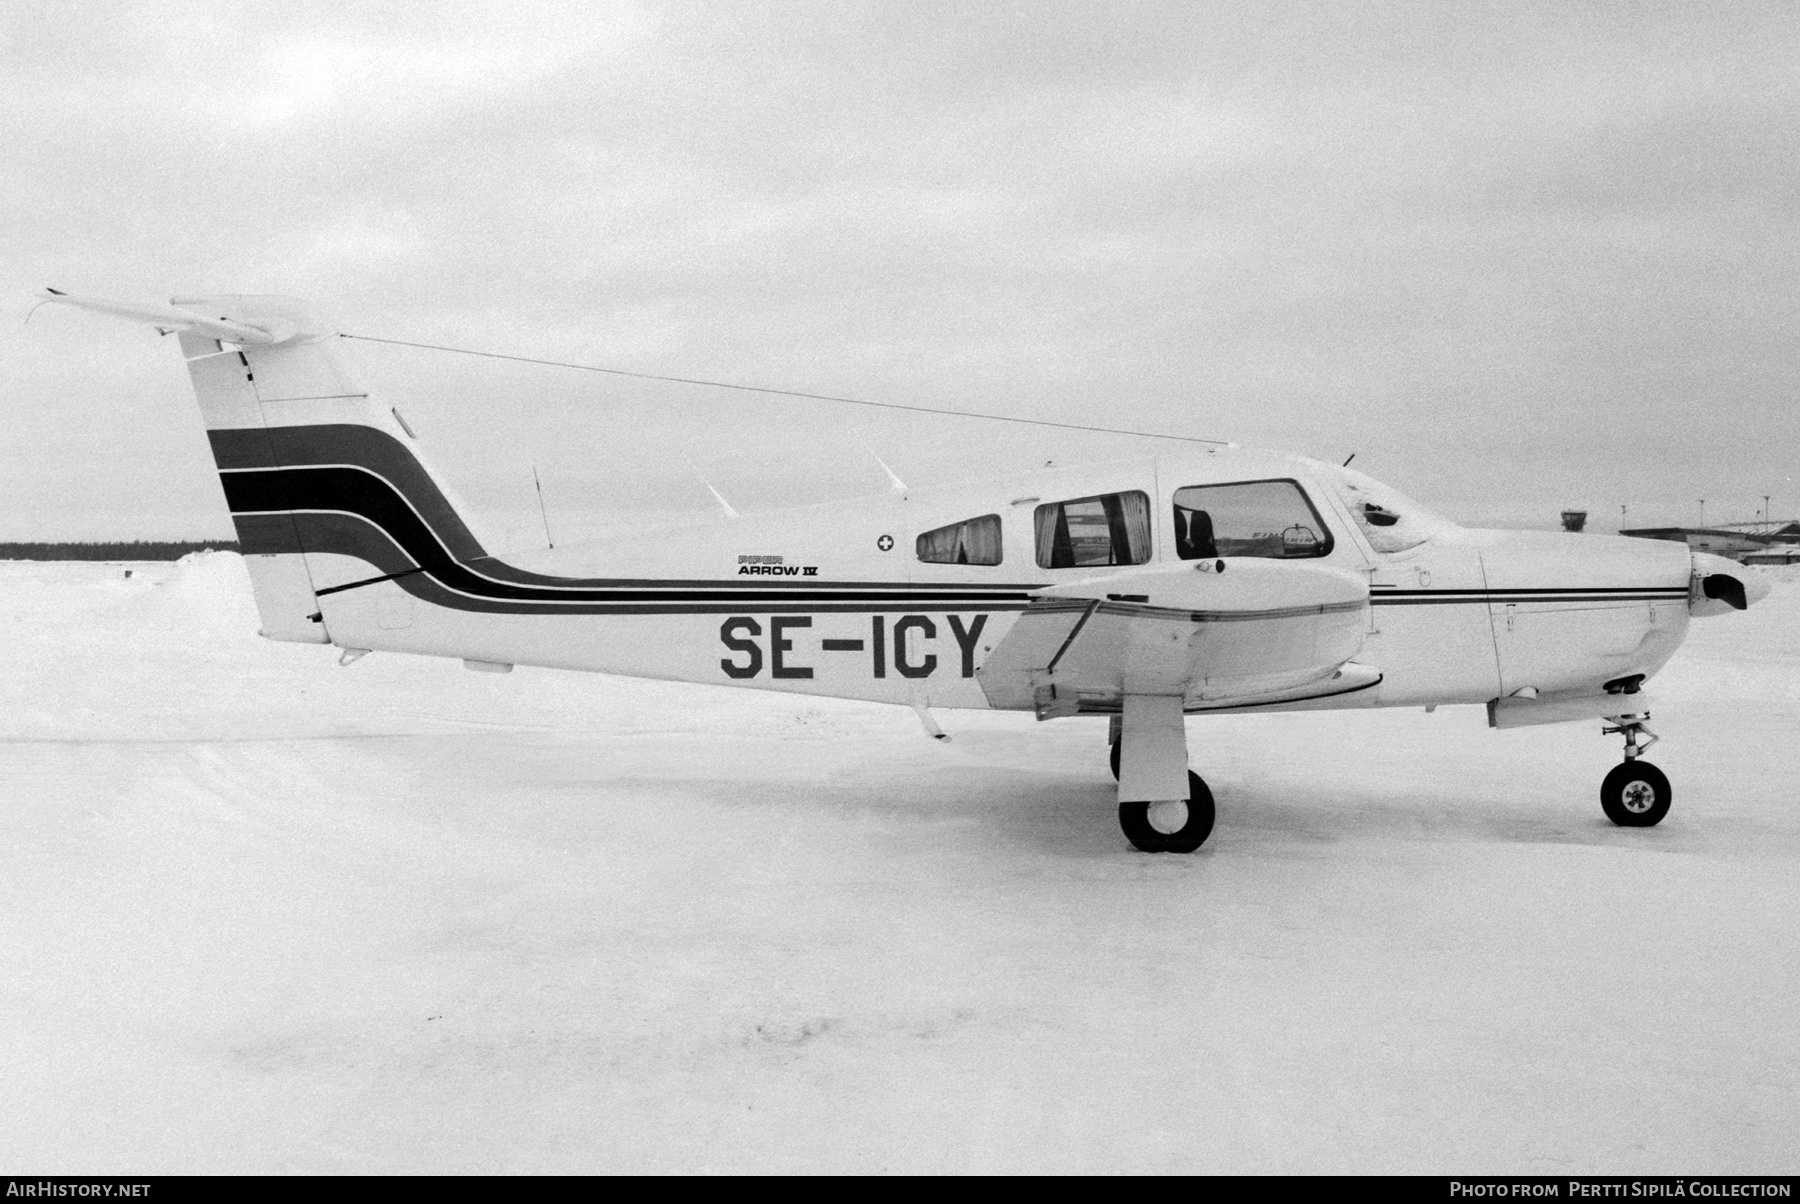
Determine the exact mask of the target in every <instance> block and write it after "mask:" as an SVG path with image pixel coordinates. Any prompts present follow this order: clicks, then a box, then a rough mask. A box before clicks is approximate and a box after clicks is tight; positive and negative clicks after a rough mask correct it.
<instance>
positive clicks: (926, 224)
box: [0, 0, 1800, 542]
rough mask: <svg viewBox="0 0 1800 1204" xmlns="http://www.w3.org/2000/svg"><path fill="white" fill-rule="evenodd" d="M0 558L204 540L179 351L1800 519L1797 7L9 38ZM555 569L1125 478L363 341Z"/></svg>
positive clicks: (446, 449) (1664, 510)
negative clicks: (339, 361)
mask: <svg viewBox="0 0 1800 1204" xmlns="http://www.w3.org/2000/svg"><path fill="white" fill-rule="evenodd" d="M0 30H3V33H0V62H3V64H4V70H0V172H3V173H4V176H3V177H0V178H3V179H4V181H5V185H6V187H5V189H4V192H3V193H0V218H3V220H0V247H3V248H4V255H0V272H3V276H0V284H3V285H4V286H5V287H6V288H7V289H8V290H9V291H8V294H7V295H8V296H10V297H12V298H13V300H12V302H11V303H9V306H10V308H9V309H8V310H7V312H9V313H11V314H12V315H13V317H12V318H11V320H10V321H9V323H8V325H7V326H6V328H5V329H6V333H5V335H4V337H3V338H0V373H3V377H0V379H3V380H4V388H5V394H6V397H5V404H6V409H7V421H6V424H5V435H4V437H3V438H0V538H31V537H63V536H83V537H127V536H151V537H174V536H183V535H199V536H212V535H224V534H227V533H229V531H230V525H229V522H228V520H227V519H226V517H225V510H224V506H223V501H222V498H221V496H220V494H219V489H218V485H217V483H216V478H215V477H214V475H213V474H212V472H211V470H210V463H209V461H208V459H207V454H206V450H205V442H204V439H203V437H202V435H201V433H200V428H199V423H198V418H197V411H196V410H195V408H194V405H193V401H192V396H191V393H190V392H189V389H188V385H187V380H186V373H185V370H184V369H183V368H182V365H181V362H180V358H179V355H178V354H177V352H176V349H175V347H174V346H173V343H172V340H163V341H159V340H157V339H156V337H155V336H154V335H153V334H151V333H150V332H148V331H146V330H144V329H141V328H134V327H130V326H126V325H123V324H115V323H111V322H109V321H107V320H105V319H102V318H99V317H97V316H94V315H87V314H81V313H77V312H75V311H72V310H64V309H58V308H54V307H53V308H50V309H45V310H43V311H41V312H39V313H38V314H37V315H36V316H35V317H34V318H33V319H32V321H31V323H30V324H29V325H23V324H21V321H20V319H22V318H23V317H24V315H25V312H26V311H27V309H28V308H29V307H30V304H31V302H30V293H31V292H32V291H33V290H35V289H37V288H39V287H41V286H43V285H52V286H55V287H57V288H62V289H65V290H69V291H77V292H80V291H86V292H90V293H96V294H99V295H102V296H116V297H122V298H127V299H142V300H162V299H166V298H168V297H169V296H171V295H175V294H180V293H192V292H205V291H216V292H282V293H293V294H297V295H300V296H303V297H305V298H307V299H308V300H309V301H310V302H312V303H313V304H314V306H315V307H316V308H317V309H318V310H319V311H321V312H322V313H324V314H327V315H329V316H330V319H331V321H332V323H333V325H334V327H335V328H336V329H341V330H346V331H354V332H358V333H363V334H371V335H379V336H386V337H392V338H400V339H416V340H420V341H426V342H447V343H454V344H457V345H460V346H467V347H475V348H484V349H492V350H496V351H503V352H511V353H515V354H523V355H536V356H547V357H550V358H559V359H574V360H581V361H585V362H591V363H597V364H604V365H610V366H615V367H620V368H627V369H634V370H639V371H647V372H657V373H669V374H677V375H683V376H704V377H716V378H721V379H726V380H733V381H741V382H745V383H751V384H761V385H771V386H776V387H785V388H792V389H801V390H809V391H819V392H826V393H839V394H849V395H852V396H857V397H867V398H871V399H878V400H889V401H899V402H906V403H912V404H922V405H936V406H945V407H956V408H967V409H981V410H987V411H995V412H1001V413H1008V414H1017V415H1023V416H1032V417H1042V418H1050V419H1055V420H1061V421H1074V422H1097V423H1102V424H1107V425H1119V426H1127V427H1135V428H1150V429H1157V430H1166V431H1171V432H1177V433H1182V434H1191V435H1204V436H1213V437H1220V438H1228V439H1233V440H1237V441H1239V442H1242V443H1245V444H1253V445H1263V446H1274V447H1279V448H1284V449H1290V450H1295V451H1300V452H1304V453H1306V454H1310V455H1315V456H1319V457H1321V458H1329V459H1335V460H1342V459H1343V458H1344V457H1345V456H1348V455H1350V454H1351V453H1353V452H1354V453H1356V454H1357V467H1358V468H1361V469H1364V470H1365V471H1367V472H1369V473H1371V474H1372V475H1374V476H1377V477H1379V478H1382V479H1384V480H1386V481H1388V482H1389V483H1390V484H1393V485H1395V486H1397V487H1399V488H1401V489H1403V490H1406V491H1408V492H1410V493H1413V494H1414V495H1416V496H1417V497H1419V498H1420V499H1421V500H1423V501H1425V502H1427V503H1429V504H1431V505H1433V506H1435V507H1436V508H1438V509H1440V510H1442V511H1444V512H1445V513H1447V514H1449V515H1451V516H1452V517H1455V518H1458V519H1461V520H1463V521H1467V522H1491V523H1496V524H1504V525H1551V524H1554V522H1555V515H1556V512H1557V511H1558V510H1560V509H1562V508H1563V507H1565V506H1569V505H1581V506H1586V507H1587V508H1589V509H1590V510H1592V511H1593V512H1594V516H1595V518H1594V524H1595V525H1596V526H1598V527H1602V528H1604V529H1611V528H1612V527H1615V526H1617V525H1618V519H1619V508H1620V506H1621V505H1627V506H1629V507H1630V517H1631V520H1632V523H1633V524H1637V523H1651V522H1660V521H1687V522H1692V521H1694V520H1695V519H1696V518H1698V516H1699V508H1698V505H1697V501H1698V499H1699V498H1702V497H1704V498H1706V499H1707V504H1706V517H1707V518H1708V519H1709V520H1713V521H1724V520H1730V519H1742V518H1751V517H1754V516H1755V515H1756V512H1757V511H1759V510H1760V509H1761V507H1762V504H1763V501H1762V497H1763V495H1764V494H1772V495H1774V502H1773V508H1774V510H1775V512H1776V514H1777V516H1778V517H1780V516H1791V515H1794V514H1796V513H1800V482H1797V481H1796V478H1797V477H1800V463H1797V458H1800V417H1797V416H1796V406H1795V401H1796V393H1797V391H1800V350H1797V348H1796V339H1797V337H1800V321H1797V320H1796V319H1797V318H1800V313H1797V309H1800V305H1797V303H1796V284H1797V283H1800V240H1797V238H1796V235H1797V233H1800V231H1797V230H1796V224H1797V223H1796V215H1797V211H1800V169H1797V166H1796V165H1797V164H1800V134H1797V131H1800V5H1796V4H1793V3H1791V2H1783V3H1771V4H1766V5H1765V4H1732V3H1708V4H1694V3H1683V4H1667V5H1654V4H1601V3H1582V4H1570V3H1556V4H1544V5H1539V6H1533V5H1529V4H1524V3H1496V4H1483V3H1463V4H1454V3H1445V2H1443V0H1435V2H1432V3H1423V4H1416V5H1414V4H1401V3H1383V4H1356V3H1351V2H1346V0H1333V2H1331V3H1325V4H1317V5H1308V4H1300V3H1271V4H1266V5H1264V4H1249V3H1238V4H1219V5H1205V4H1198V3H1191V2H1190V3H1171V4H1135V5H1133V4H1123V3H1118V2H1110V3H1105V4H1100V3H1093V4H1085V5H1052V4H1045V3H1030V4H1019V5H1001V4H998V3H968V4H957V5H949V4H944V5H939V4H926V3H910V4H897V3H891V2H890V3H880V4H869V5H853V4H848V3H831V4H818V5H810V4H800V3H770V4H750V3H735V4H696V5H685V4H613V5H608V4H603V3H592V2H585V3H580V4H568V5H560V4H533V3H521V2H519V0H508V2H507V3H505V4H501V5H485V4H474V3H439V4H434V5H430V6H421V5H417V4H399V3H396V4H392V5H357V4H346V3H332V4H326V5H316V6H314V5H307V4H294V3H287V4H280V5H274V4H271V5H251V4H246V5H234V4H222V3H204V2H195V3H187V4H183V3H156V2H151V0H130V2H129V3H125V2H121V3H92V2H90V3H84V4H81V5H75V6H57V5H40V6H30V5H22V4H13V5H7V6H6V7H5V15H4V16H3V17H0ZM340 350H341V352H342V354H343V357H344V358H345V359H346V360H347V361H348V362H349V363H350V365H351V366H352V368H353V370H354V371H356V372H357V373H359V374H360V375H361V376H362V378H363V380H364V383H365V384H367V385H369V386H371V387H372V388H373V389H375V390H376V391H378V392H379V393H380V394H381V396H382V397H383V399H384V400H390V401H392V402H394V403H396V404H398V405H399V406H400V408H401V409H402V410H403V411H404V412H405V413H406V415H407V417H408V419H409V420H410V421H411V422H412V424H413V426H414V427H415V429H417V430H418V431H419V432H420V434H421V436H422V437H423V438H424V439H425V440H426V442H427V444H428V445H429V446H430V447H431V449H432V450H433V451H434V452H435V453H436V455H437V458H438V460H439V461H440V463H441V464H442V465H443V466H444V467H445V468H446V469H447V470H448V472H449V475H450V476H451V477H452V479H453V481H454V483H455V484H457V485H458V486H459V487H460V488H461V490H462V492H463V493H464V494H465V496H467V497H468V498H469V499H470V500H471V501H472V502H473V503H474V504H475V505H476V506H477V507H479V508H480V509H481V510H482V511H484V512H485V513H486V514H487V515H488V516H489V519H490V525H491V526H497V527H499V528H501V529H502V530H503V532H504V533H505V534H506V536H507V538H508V540H509V541H512V542H530V540H532V539H534V538H538V536H537V535H536V534H535V524H536V523H537V517H536V513H535V504H534V501H533V497H532V493H531V469H532V466H533V465H534V464H535V465H536V466H537V468H538V471H539V472H540V474H541V475H542V478H543V481H544V490H545V494H546V497H547V499H548V501H549V507H550V517H551V521H552V523H554V524H558V525H561V526H563V527H564V530H563V531H561V532H559V533H558V534H559V536H561V537H563V538H565V539H566V538H567V537H569V536H570V535H575V534H580V533H582V532H584V531H585V532H597V531H604V530H606V529H607V528H608V527H609V526H616V525H617V524H618V523H620V522H622V521H627V520H629V519H630V518H631V516H633V515H638V514H642V515H647V516H655V517H666V516H667V515H669V514H671V513H680V512H692V513H694V514H702V513H705V512H706V511H707V510H708V509H709V508H710V507H711V505H712V503H711V501H710V499H709V497H708V496H707V494H706V492H705V490H704V488H703V487H702V486H701V485H700V484H699V483H698V481H697V480H696V479H695V476H694V474H693V472H691V471H690V470H689V468H688V466H687V463H686V460H691V461H692V462H693V463H694V464H695V465H696V466H697V467H698V469H699V471H700V472H702V473H704V474H705V475H706V476H707V477H709V478H710V479H711V480H712V481H713V483H714V484H715V485H716V486H717V487H718V488H719V489H720V490H721V491H722V492H724V493H725V495H726V496H727V497H729V498H730V499H731V500H732V501H733V502H734V503H735V504H737V505H738V507H739V508H740V509H742V510H746V511H752V510H758V509H764V508H769V507H773V506H777V505H781V504H784V503H787V502H790V501H796V500H819V499H825V498H831V497H841V496H849V495H852V494H857V493H865V492H871V491H874V490H876V489H879V488H880V487H882V485H883V484H884V478H883V477H882V475H881V470H880V469H879V467H877V466H876V465H875V463H874V461H873V460H872V459H871V458H870V457H869V456H868V454H867V453H866V452H864V451H863V450H862V448H861V443H860V442H859V441H860V440H866V441H867V442H868V443H869V444H870V445H872V446H874V447H875V448H876V449H877V450H878V451H880V453H881V454H882V456H883V457H884V458H885V459H887V460H888V461H889V462H890V463H891V464H892V465H893V467H894V468H895V470H896V471H897V472H899V474H900V475H901V476H902V477H904V478H905V479H906V480H907V481H908V482H909V483H911V484H915V485H923V484H930V483H935V482H942V481H950V480H954V479H957V478H959V477H966V476H969V475H986V474H991V473H993V472H995V471H997V470H1001V469H1010V468H1025V467H1028V466H1030V465H1032V464H1033V463H1039V462H1041V461H1043V460H1044V459H1048V458H1055V459H1057V460H1058V461H1075V460H1081V459H1093V458H1104V457H1112V456H1118V455H1125V454H1131V453H1134V452H1137V451H1140V450H1151V449H1153V448H1154V447H1156V446H1158V445H1156V444H1151V443H1146V442H1145V441H1141V440H1130V439H1118V438H1090V437H1082V436H1066V435H1056V434H1049V433H1039V432H1032V431H1030V430H1028V429H1026V428H1017V427H1008V426H1001V425H997V424H987V423H978V422H970V421H960V420H951V419H936V418H925V417H917V416H914V417H904V416H892V415H881V414H871V413H870V412H867V411H859V410H853V409H846V408H839V407H830V406H826V405H823V404H820V403H810V402H798V401H791V402H790V401H768V400H758V399H754V398H750V397H747V396H745V395H741V394H732V393H719V392H716V391H708V390H701V389H695V388H690V387H683V386H666V385H651V384H645V383H633V382H627V381H620V380H617V379H613V378H607V377H600V376H594V375H590V374H583V373H572V372H566V371H558V370H552V369H541V368H529V367H524V366H521V365H506V364H500V363H496V362H492V361H481V360H471V359H466V358H464V357H455V356H445V355H441V354H434V353H426V352H419V351H409V350H402V349H396V348H387V347H375V346H372V345H369V344H347V345H345V346H344V347H342V348H341V349H340Z"/></svg>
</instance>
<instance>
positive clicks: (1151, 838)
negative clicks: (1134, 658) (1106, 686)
mask: <svg viewBox="0 0 1800 1204" xmlns="http://www.w3.org/2000/svg"><path fill="white" fill-rule="evenodd" d="M1181 701H1182V700H1181V698H1180V697H1179V696H1171V697H1161V696H1150V697H1142V696H1135V695H1127V696H1126V698H1125V700H1124V705H1123V706H1122V708H1121V711H1122V713H1121V715H1120V716H1119V717H1118V718H1116V719H1114V720H1113V726H1112V730H1111V731H1110V732H1109V735H1110V736H1111V737H1112V756H1111V760H1112V772H1113V777H1115V778H1118V779H1119V827H1120V828H1121V829H1122V830H1123V831H1124V833H1125V839H1127V840H1129V841H1130V842H1131V843H1132V844H1133V845H1135V846H1136V847H1137V848H1139V849H1142V850H1143V851H1144V852H1146V853H1192V852H1193V851H1194V850H1195V849H1197V848H1199V847H1200V846H1201V845H1203V844H1205V843H1206V838H1207V837H1208V836H1210V835H1212V829H1213V816H1214V809H1213V797H1212V791H1211V790H1208V789H1207V787H1206V783H1205V782H1203V781H1201V780H1200V776H1199V775H1198V774H1196V773H1195V772H1194V771H1193V770H1191V769H1188V768H1187V731H1186V727H1185V723H1184V719H1183V716H1182V709H1181ZM1121 762H1123V765H1121ZM1121 768H1123V769H1124V770H1125V773H1124V774H1123V775H1121V773H1120V770H1121ZM1177 796H1180V797H1177Z"/></svg>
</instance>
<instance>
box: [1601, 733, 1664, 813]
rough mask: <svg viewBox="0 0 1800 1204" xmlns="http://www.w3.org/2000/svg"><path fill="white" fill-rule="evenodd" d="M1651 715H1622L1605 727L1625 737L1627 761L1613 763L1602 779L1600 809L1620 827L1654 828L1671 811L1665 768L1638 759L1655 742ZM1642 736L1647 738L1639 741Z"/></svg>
mask: <svg viewBox="0 0 1800 1204" xmlns="http://www.w3.org/2000/svg"><path fill="white" fill-rule="evenodd" d="M1648 718H1650V716H1649V715H1621V716H1618V717H1617V720H1616V726H1613V727H1607V728H1604V729H1602V730H1603V731H1604V733H1605V734H1606V735H1609V736H1612V735H1622V736H1624V737H1625V763H1624V764H1623V765H1615V766H1613V769H1612V772H1611V773H1609V774H1607V775H1606V780H1605V781H1603V782H1601V783H1600V809H1601V810H1602V811H1604V812H1606V818H1608V819H1610V820H1612V821H1613V823H1615V824H1618V825H1619V826H1620V827H1621V828H1651V827H1655V826H1656V825H1657V824H1659V823H1661V822H1662V818H1663V816H1665V815H1667V814H1668V813H1669V804H1670V803H1671V802H1673V801H1674V795H1673V793H1672V792H1671V791H1670V789H1669V779H1668V777H1667V776H1666V775H1664V773H1663V771H1662V770H1660V769H1658V768H1657V767H1656V766H1654V765H1652V764H1650V762H1648V761H1643V760H1639V757H1640V756H1641V754H1642V753H1643V751H1644V750H1645V749H1647V748H1649V747H1650V746H1651V745H1652V744H1654V743H1656V740H1657V736H1656V733H1654V732H1652V731H1651V730H1650V729H1649V728H1648V727H1646V726H1645V725H1644V720H1646V719H1648ZM1639 736H1648V737H1650V738H1649V739H1648V740H1646V741H1644V742H1643V743H1642V744H1640V743H1638V737H1639Z"/></svg>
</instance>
